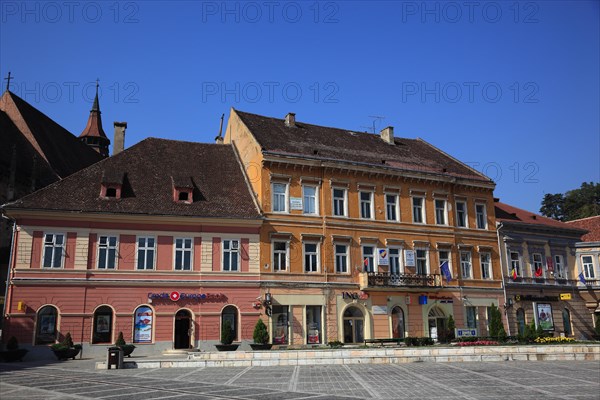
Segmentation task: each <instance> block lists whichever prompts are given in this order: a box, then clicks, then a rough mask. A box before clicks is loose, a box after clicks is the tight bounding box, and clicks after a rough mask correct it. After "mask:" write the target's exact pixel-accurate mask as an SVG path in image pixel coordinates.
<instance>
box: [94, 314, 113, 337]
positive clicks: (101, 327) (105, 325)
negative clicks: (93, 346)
mask: <svg viewBox="0 0 600 400" xmlns="http://www.w3.org/2000/svg"><path fill="white" fill-rule="evenodd" d="M109 330H110V316H109V315H98V316H96V332H98V333H106V332H108V331H109Z"/></svg>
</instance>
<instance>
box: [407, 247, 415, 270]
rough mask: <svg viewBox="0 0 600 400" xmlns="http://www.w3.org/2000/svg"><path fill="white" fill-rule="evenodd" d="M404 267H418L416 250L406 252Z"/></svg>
mask: <svg viewBox="0 0 600 400" xmlns="http://www.w3.org/2000/svg"><path fill="white" fill-rule="evenodd" d="M404 265H405V266H407V267H414V266H415V265H416V264H415V251H414V250H404Z"/></svg>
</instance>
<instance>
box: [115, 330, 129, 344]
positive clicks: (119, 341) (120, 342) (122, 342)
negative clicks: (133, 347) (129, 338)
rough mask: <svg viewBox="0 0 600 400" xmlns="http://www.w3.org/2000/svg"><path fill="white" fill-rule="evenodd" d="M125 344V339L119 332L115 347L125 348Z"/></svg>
mask: <svg viewBox="0 0 600 400" xmlns="http://www.w3.org/2000/svg"><path fill="white" fill-rule="evenodd" d="M126 344H127V343H125V339H124V338H123V332H119V337H118V338H117V341H116V342H115V346H125V345H126Z"/></svg>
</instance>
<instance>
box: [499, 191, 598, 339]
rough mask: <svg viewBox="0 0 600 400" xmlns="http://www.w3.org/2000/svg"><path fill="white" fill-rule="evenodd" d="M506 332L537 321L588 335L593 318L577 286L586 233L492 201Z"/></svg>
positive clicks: (562, 332)
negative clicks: (581, 244) (580, 243)
mask: <svg viewBox="0 0 600 400" xmlns="http://www.w3.org/2000/svg"><path fill="white" fill-rule="evenodd" d="M495 213H496V220H497V223H498V238H499V246H500V253H501V260H502V271H503V275H504V285H505V292H506V301H505V304H504V305H505V311H506V316H507V318H508V330H509V334H511V335H517V334H522V333H523V332H524V330H525V325H526V324H530V323H531V322H535V325H536V326H542V328H543V329H544V330H546V331H547V332H549V333H552V334H553V335H554V336H566V337H574V338H576V339H590V338H591V335H592V333H593V332H592V331H593V321H592V318H590V317H589V315H588V310H587V308H586V301H585V300H584V298H582V296H581V294H580V290H579V279H578V272H577V271H578V267H577V258H576V246H577V242H578V241H579V240H580V239H581V236H582V235H583V234H584V233H586V231H585V230H582V229H578V228H576V227H574V226H571V225H569V224H565V223H563V222H559V221H556V220H553V219H550V218H546V217H543V216H541V215H537V214H534V213H531V212H529V211H526V210H522V209H520V208H517V207H513V206H510V205H508V204H504V203H501V202H496V205H495Z"/></svg>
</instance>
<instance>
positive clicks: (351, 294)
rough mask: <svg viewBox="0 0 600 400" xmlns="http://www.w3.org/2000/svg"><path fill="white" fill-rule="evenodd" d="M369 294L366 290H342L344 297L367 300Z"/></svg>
mask: <svg viewBox="0 0 600 400" xmlns="http://www.w3.org/2000/svg"><path fill="white" fill-rule="evenodd" d="M368 298H369V295H368V294H367V293H365V292H358V293H356V292H342V299H352V300H366V299H368Z"/></svg>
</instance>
